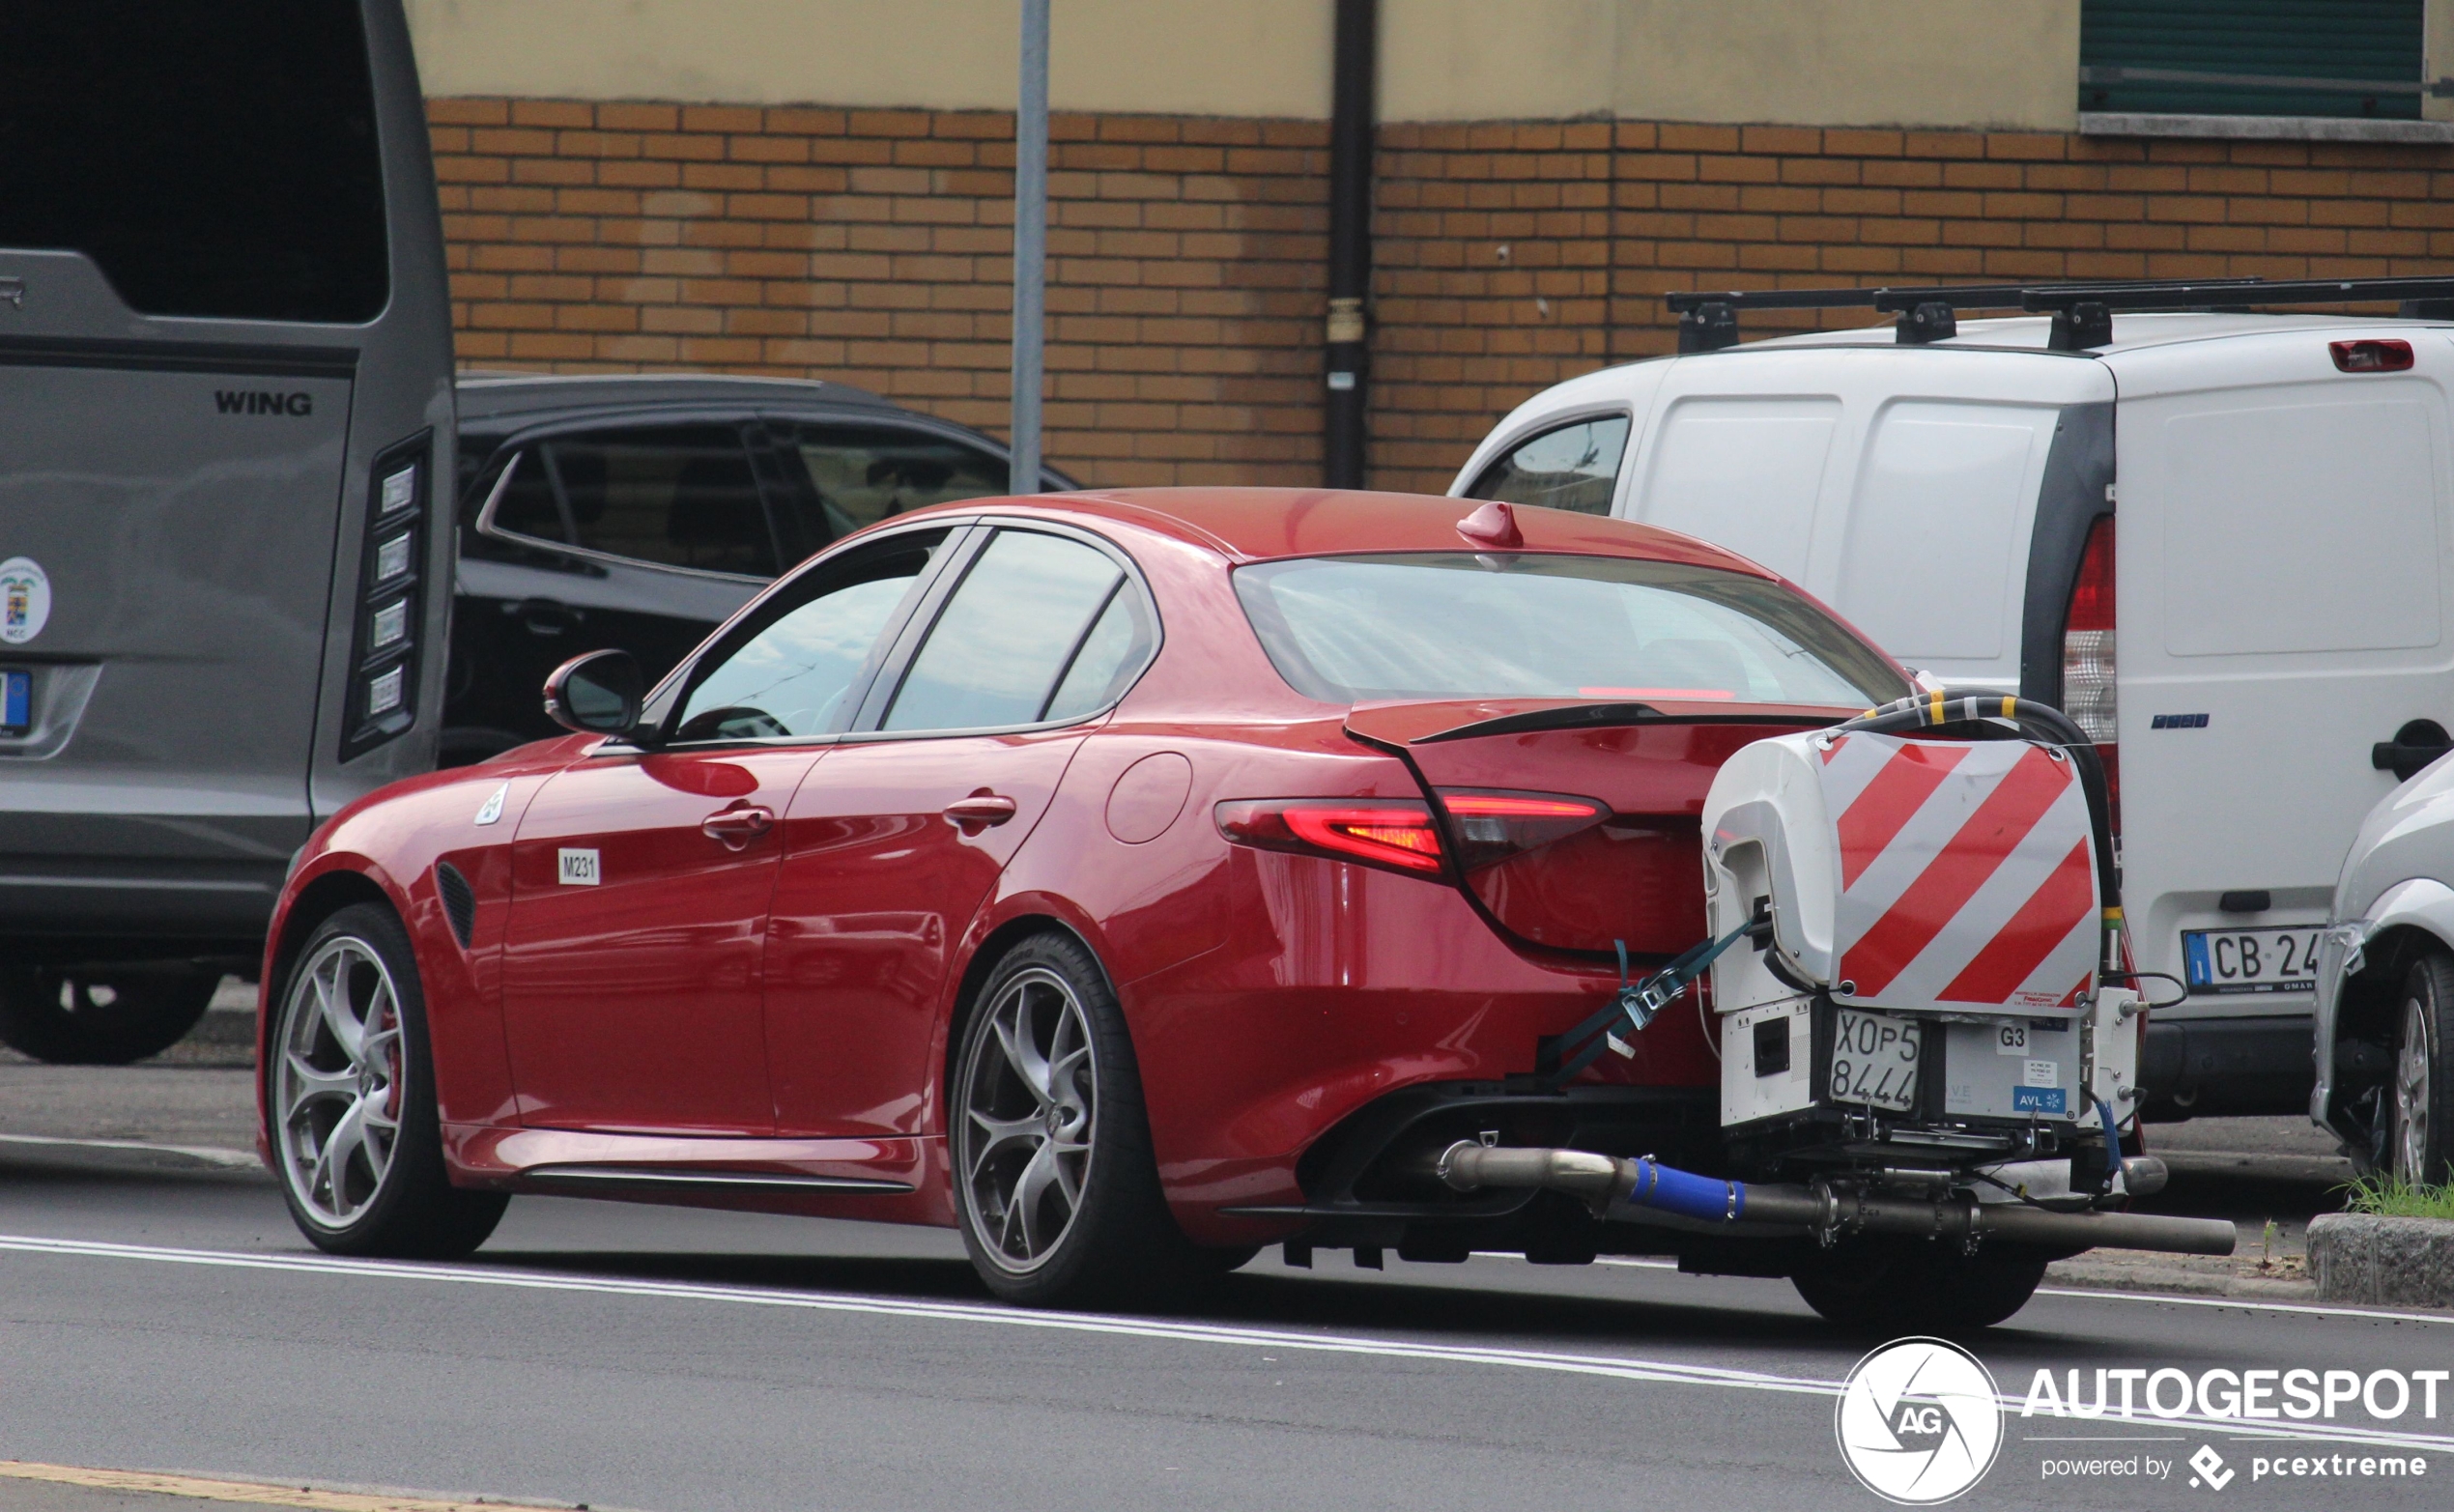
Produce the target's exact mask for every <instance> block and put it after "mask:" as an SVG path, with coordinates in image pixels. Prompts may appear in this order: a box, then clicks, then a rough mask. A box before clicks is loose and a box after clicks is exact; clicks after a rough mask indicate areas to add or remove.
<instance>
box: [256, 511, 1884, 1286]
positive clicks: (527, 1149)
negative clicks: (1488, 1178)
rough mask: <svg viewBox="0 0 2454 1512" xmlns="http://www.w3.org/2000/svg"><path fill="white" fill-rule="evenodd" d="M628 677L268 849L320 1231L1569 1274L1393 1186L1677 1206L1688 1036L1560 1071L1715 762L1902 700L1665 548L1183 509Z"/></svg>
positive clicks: (995, 1276) (723, 631)
mask: <svg viewBox="0 0 2454 1512" xmlns="http://www.w3.org/2000/svg"><path fill="white" fill-rule="evenodd" d="M1908 688H1909V680H1908V677H1907V675H1906V674H1905V673H1904V672H1903V671H1902V670H1901V669H1900V668H1899V667H1898V665H1897V664H1896V663H1894V662H1893V661H1891V660H1890V659H1889V658H1887V657H1886V656H1884V655H1883V654H1882V653H1881V652H1879V651H1877V650H1876V649H1874V648H1873V647H1872V646H1870V645H1869V644H1868V643H1867V642H1866V641H1865V640H1864V639H1862V638H1861V637H1860V636H1859V635H1858V634H1857V633H1856V632H1854V631H1852V630H1851V629H1849V628H1848V627H1847V626H1846V625H1844V624H1842V623H1841V622H1840V621H1839V620H1838V619H1836V618H1835V617H1834V616H1833V615H1832V614H1831V613H1829V612H1827V611H1825V610H1824V609H1822V608H1821V607H1819V606H1818V605H1817V604H1815V603H1814V602H1813V601H1812V599H1810V598H1809V597H1807V596H1806V595H1805V594H1803V593H1802V592H1800V591H1799V590H1797V589H1796V588H1794V587H1792V586H1790V585H1787V584H1785V583H1783V582H1782V581H1781V580H1780V579H1779V578H1777V577H1775V576H1774V575H1772V574H1769V573H1767V572H1765V571H1763V570H1762V569H1760V568H1757V567H1755V566H1754V565H1752V564H1750V563H1748V562H1747V561H1744V560H1742V559H1740V558H1738V557H1736V556H1731V555H1729V554H1728V553H1726V552H1724V551H1721V550H1719V549H1717V548H1714V547H1711V546H1707V545H1705V544H1703V543H1701V542H1698V541H1695V540H1692V539H1689V538H1687V537H1684V536H1680V535H1675V534H1671V533H1669V532H1667V531H1663V530H1659V529H1654V528H1648V527H1643V526H1638V525H1632V524H1628V523H1625V522H1621V521H1614V520H1609V519H1597V518H1593V517H1590V516H1586V515H1580V514H1572V513H1567V512H1564V511H1555V510H1549V509H1542V508H1534V507H1512V506H1510V505H1507V504H1478V503H1477V501H1475V500H1458V499H1425V498H1414V497H1409V496H1402V495H1391V494H1373V493H1341V492H1326V491H1298V490H1269V489H1228V488H1212V489H1162V490H1133V491H1125V492H1108V493H1101V492H1082V493H1074V494H1063V495H1049V496H1042V497H1036V498H1029V499H971V500H964V501H961V502H958V503H950V504H947V505H943V506H938V507H933V508H929V509H923V510H918V511H914V512H912V513H908V514H905V515H901V516H899V517H897V518H895V519H893V520H890V521H886V522H883V523H881V524H879V525H877V526H874V527H871V528H868V529H864V530H861V531H858V532H856V533H854V534H852V535H849V536H847V537H845V538H844V539H843V540H842V541H841V542H839V543H837V544H835V545H834V546H832V547H830V548H828V549H827V550H826V551H824V552H823V553H821V554H819V555H818V556H814V557H813V558H811V559H810V560H809V561H807V562H805V563H803V564H802V565H801V566H800V567H798V568H797V569H795V570H793V571H792V572H790V573H788V574H786V575H785V577H783V578H782V579H781V580H780V581H778V582H777V583H776V584H774V585H772V586H771V587H769V588H768V589H766V590H765V591H764V592H762V593H760V594H759V595H758V596H757V597H756V598H755V599H754V600H752V601H751V602H750V603H749V604H748V605H747V606H746V607H744V608H743V609H742V610H741V611H740V612H739V613H737V614H735V615H734V616H733V617H732V618H731V619H730V620H729V621H728V622H727V623H726V624H724V625H723V626H722V627H721V628H719V629H718V630H717V632H716V633H715V634H714V635H713V636H712V637H710V638H709V639H708V640H707V641H706V642H705V643H703V644H702V645H700V646H699V648H698V649H697V650H696V651H695V652H693V653H692V654H690V655H689V656H687V657H685V658H683V660H682V661H681V663H680V665H679V666H678V667H677V668H675V669H674V670H672V671H671V674H670V675H668V676H666V677H664V678H663V679H662V680H661V681H660V682H659V683H658V684H657V685H656V686H655V687H654V688H653V689H652V690H649V689H645V688H643V687H642V678H641V676H640V673H639V671H638V670H637V668H636V666H635V664H633V663H631V662H630V661H629V660H628V657H627V655H626V654H625V653H623V652H620V651H607V652H600V653H593V654H591V655H587V656H582V657H579V658H575V659H574V660H573V661H572V662H570V663H567V664H565V665H564V666H563V667H561V668H560V669H559V670H556V672H555V674H554V676H553V677H552V678H551V679H550V680H549V682H548V684H547V688H546V701H547V703H548V704H549V706H550V707H551V709H552V710H553V712H554V713H555V715H556V718H557V719H558V720H560V721H561V722H562V723H563V724H565V725H566V726H568V727H571V729H572V730H573V733H571V734H569V735H566V736H563V737H560V738H557V739H553V740H548V741H543V742H540V743H537V744H533V745H528V746H524V747H521V748H519V749H517V750H513V751H510V752H506V753H504V754H503V755H501V756H497V757H495V758H494V759H492V760H489V761H486V762H483V763H481V764H479V765H475V766H470V767H463V768H458V769H454V770H450V771H444V772H438V773H435V774H433V775H431V776H427V777H422V778H416V779H413V780H411V781H408V782H403V783H400V784H397V785H393V786H391V787H389V788H386V789H385V790H383V791H381V792H379V793H377V794H375V795H373V796H372V797H370V798H368V799H366V800H364V801H361V802H359V803H357V804H355V805H353V806H351V807H350V808H348V809H346V810H344V811H342V812H341V813H338V814H337V815H336V816H334V817H333V818H332V819H331V820H330V821H329V822H328V823H327V824H325V825H324V826H323V828H322V829H321V830H320V831H319V832H318V834H317V835H316V837H315V839H314V841H313V842H311V843H310V844H309V845H308V846H307V847H306V848H305V850H304V851H302V852H301V853H300V856H299V858H298V861H297V864H296V865H295V867H294V869H293V870H292V872H291V875H290V877H289V880H288V883H287V885H286V887H285V889H284V891H283V894H282V898H281V902H280V907H279V912H278V914H277V916H276V918H275V920H274V924H273V928H272V937H271V944H270V946H269V947H268V954H267V959H266V962H265V970H264V975H263V981H264V984H265V986H264V1013H263V1015H262V1017H263V1024H264V1029H263V1036H264V1043H263V1046H262V1056H261V1065H262V1066H263V1068H264V1070H263V1081H262V1097H263V1107H264V1116H265V1124H264V1139H265V1146H266V1155H267V1156H268V1158H269V1159H270V1161H271V1164H272V1165H273V1167H274V1168H275V1169H276V1170H277V1171H278V1173H279V1175H280V1178H281V1183H282V1186H283V1190H284V1192H285V1193H286V1195H287V1199H288V1202H289V1205H290V1208H291V1211H292V1212H293V1214H294V1215H295V1216H296V1218H297V1221H298V1223H299V1226H300V1229H302V1230H303V1231H304V1232H305V1234H306V1236H307V1237H308V1239H310V1240H311V1241H313V1242H315V1243H316V1244H318V1245H320V1246H322V1247H324V1248H326V1249H328V1250H332V1251H336V1252H341V1253H348V1254H373V1255H424V1256H440V1255H455V1254H462V1253H466V1252H468V1251H470V1250H471V1249H473V1248H475V1247H476V1246H477V1245H478V1244H480V1243H482V1242H483V1241H484V1240H485V1238H486V1236H487V1235H488V1234H489V1233H490V1232H491V1231H492V1229H493V1227H494V1225H495V1223H496V1221H497V1219H498V1218H499V1216H500V1214H501V1213H502V1212H503V1208H504V1204H505V1203H506V1201H507V1200H508V1199H509V1197H510V1195H511V1194H514V1193H518V1192H551V1193H557V1194H563V1195H575V1194H592V1195H599V1196H609V1197H621V1198H630V1199H635V1200H648V1201H660V1202H674V1203H686V1204H695V1205H699V1206H708V1207H722V1208H736V1209H750V1210H758V1211H765V1212H787V1213H804V1214H813V1215H823V1216H829V1217H839V1218H865V1219H876V1220H881V1221H888V1222H901V1223H921V1224H936V1225H951V1226H954V1227H956V1228H958V1229H959V1230H960V1232H961V1234H962V1237H963V1241H964V1242H965V1244H966V1245H967V1246H968V1249H969V1251H970V1254H971V1256H972V1258H973V1260H974V1262H975V1264H976V1265H977V1267H978V1270H979V1271H980V1274H981V1276H982V1278H983V1279H984V1281H985V1283H986V1284H987V1285H988V1286H989V1287H990V1288H991V1289H992V1290H993V1291H995V1292H996V1293H997V1294H999V1295H1001V1296H1003V1297H1006V1298H1012V1299H1014V1300H1018V1301H1024V1302H1032V1303H1049V1304H1067V1305H1079V1304H1090V1305H1098V1304H1099V1303H1101V1302H1102V1301H1105V1300H1109V1299H1114V1298H1125V1297H1127V1296H1131V1295H1135V1294H1138V1293H1144V1292H1147V1291H1149V1290H1150V1289H1151V1288H1152V1287H1154V1286H1158V1285H1161V1284H1166V1285H1171V1286H1172V1285H1181V1284H1184V1283H1185V1282H1187V1281H1191V1280H1194V1279H1197V1278H1199V1277H1200V1276H1202V1275H1203V1274H1205V1273H1214V1272H1216V1271H1219V1270H1227V1269H1232V1268H1233V1267H1235V1266H1238V1265H1241V1263H1243V1261H1245V1260H1246V1259H1248V1258H1250V1257H1251V1256H1252V1255H1253V1254H1254V1253H1255V1251H1256V1250H1257V1248H1258V1247H1259V1246H1261V1245H1263V1244H1267V1243H1276V1242H1284V1243H1285V1244H1287V1246H1288V1254H1289V1256H1290V1258H1295V1259H1298V1260H1301V1259H1303V1258H1306V1257H1308V1256H1309V1254H1310V1252H1311V1250H1312V1249H1313V1248H1314V1247H1316V1246H1319V1247H1331V1248H1349V1249H1352V1250H1354V1251H1355V1258H1356V1259H1358V1260H1360V1261H1363V1262H1364V1263H1366V1264H1377V1263H1379V1260H1380V1256H1381V1253H1382V1251H1383V1250H1384V1249H1394V1250H1396V1251H1397V1253H1398V1254H1399V1255H1401V1256H1403V1257H1406V1258H1409V1259H1415V1260H1427V1261H1428V1260H1454V1259H1463V1258H1464V1257H1465V1256H1466V1255H1467V1254H1468V1253H1469V1252H1470V1251H1472V1250H1490V1249H1505V1250H1512V1251H1517V1252H1522V1253H1525V1254H1526V1255H1527V1256H1528V1258H1531V1259H1536V1260H1546V1261H1576V1260H1590V1259H1591V1258H1593V1255H1594V1254H1595V1252H1596V1249H1597V1247H1602V1246H1607V1245H1608V1244H1611V1243H1612V1242H1615V1241H1612V1239H1611V1238H1610V1236H1608V1235H1606V1234H1605V1233H1604V1231H1603V1227H1602V1225H1600V1224H1599V1223H1597V1222H1595V1221H1594V1220H1593V1218H1592V1217H1591V1216H1590V1215H1589V1214H1588V1213H1587V1212H1585V1211H1584V1210H1583V1209H1581V1208H1579V1207H1578V1206H1576V1205H1575V1204H1574V1203H1572V1202H1569V1201H1568V1200H1566V1199H1565V1198H1562V1197H1560V1196H1558V1195H1557V1194H1537V1193H1530V1192H1513V1191H1512V1192H1500V1193H1474V1194H1464V1193H1458V1192H1454V1191H1450V1190H1448V1189H1447V1188H1446V1187H1444V1186H1443V1185H1442V1184H1440V1183H1439V1182H1438V1181H1437V1180H1435V1179H1434V1176H1433V1172H1432V1165H1433V1162H1434V1161H1435V1160H1436V1159H1437V1157H1438V1155H1439V1154H1440V1152H1441V1150H1443V1149H1444V1148H1446V1147H1447V1146H1448V1145H1449V1144H1451V1143H1453V1142H1454V1141H1455V1140H1457V1139H1460V1138H1480V1139H1485V1140H1494V1139H1496V1140H1499V1141H1503V1142H1506V1143H1509V1144H1543V1145H1573V1146H1577V1147H1579V1148H1584V1149H1591V1150H1596V1151H1601V1152H1605V1153H1628V1154H1633V1153H1658V1154H1660V1155H1663V1156H1664V1157H1665V1158H1669V1157H1671V1156H1674V1155H1687V1156H1688V1157H1690V1158H1692V1159H1694V1160H1696V1161H1698V1162H1699V1163H1708V1162H1709V1161H1710V1160H1711V1159H1712V1158H1713V1155H1712V1151H1713V1150H1714V1149H1715V1136H1716V1133H1717V1112H1716V1110H1717V1103H1716V1098H1717V1090H1716V1089H1717V1086H1718V1077H1719V1071H1718V1070H1717V1066H1716V1062H1715V1054H1714V1050H1713V1048H1712V1045H1711V1042H1710V1041H1709V1040H1708V1038H1707V1036H1706V1034H1705V1033H1704V1030H1703V1017H1704V1014H1705V1013H1706V1012H1707V1011H1708V1010H1707V1007H1706V1005H1704V1004H1701V1003H1699V1002H1698V1001H1697V1000H1696V995H1695V994H1693V993H1691V994H1690V995H1689V996H1688V998H1687V999H1686V1000H1685V1001H1682V1002H1679V1003H1675V1004H1673V1005H1672V1007H1671V1008H1670V1009H1669V1010H1668V1011H1666V1012H1664V1013H1662V1014H1661V1016H1660V1017H1659V1018H1657V1019H1656V1020H1654V1021H1653V1022H1652V1023H1651V1025H1650V1026H1649V1027H1648V1028H1647V1029H1646V1030H1645V1031H1644V1032H1643V1033H1641V1034H1631V1035H1629V1036H1628V1037H1627V1038H1626V1039H1625V1040H1624V1041H1623V1043H1624V1046H1625V1049H1626V1050H1627V1051H1628V1052H1629V1053H1627V1054H1625V1055H1603V1056H1601V1057H1600V1058H1599V1059H1598V1061H1596V1062H1595V1063H1594V1064H1591V1065H1589V1066H1583V1067H1572V1068H1563V1067H1562V1066H1561V1055H1560V1049H1559V1040H1560V1037H1561V1036H1562V1035H1563V1034H1564V1033H1565V1032H1566V1031H1568V1030H1570V1029H1571V1028H1572V1027H1573V1026H1575V1025H1577V1024H1579V1023H1580V1022H1581V1021H1583V1020H1584V1019H1586V1018H1587V1016H1588V1015H1589V1014H1591V1013H1594V1011H1595V1010H1596V1009H1597V1008H1600V1007H1603V1006H1605V1005H1607V1004H1608V1003H1610V1002H1611V1001H1612V999H1613V996H1614V994H1616V993H1617V991H1618V989H1619V987H1620V985H1621V984H1622V982H1623V981H1624V980H1625V976H1624V973H1626V972H1637V973H1640V974H1641V972H1643V971H1644V970H1645V969H1646V968H1648V967H1651V966H1656V965H1659V964H1660V963H1662V962H1663V961H1665V960H1667V959H1668V958H1669V957H1670V956H1673V955H1675V954H1676V953H1678V952H1680V951H1682V950H1685V949H1686V948H1687V947H1689V946H1691V945H1694V944H1696V943H1697V941H1698V937H1699V936H1700V935H1701V934H1702V933H1703V930H1704V899H1703V894H1702V884H1701V881H1700V870H1701V869H1700V853H1699V838H1698V813H1699V810H1700V806H1701V803H1702V800H1703V798H1704V794H1705V789H1706V787H1707V785H1709V783H1710V782H1711V780H1712V777H1713V774H1714V772H1715V770H1716V769H1717V768H1718V766H1719V765H1720V763H1721V762H1722V761H1723V760H1724V759H1726V757H1727V756H1729V754H1730V753H1732V752H1733V751H1736V750H1737V749H1738V748H1740V747H1741V746H1743V745H1745V744H1747V743H1748V742H1750V741H1753V740H1756V739H1759V738H1762V737H1763V736H1765V735H1768V734H1776V733H1782V732H1784V731H1789V730H1796V729H1800V728H1805V727H1815V726H1821V725H1825V724H1830V723H1832V722H1834V721H1836V720H1839V719H1841V718H1845V717H1847V716H1848V715H1849V714H1851V713H1854V712H1856V711H1857V710H1859V709H1862V708H1864V707H1865V706H1867V705H1869V704H1873V703H1881V702H1884V701H1886V700H1889V699H1894V698H1898V697H1899V696H1901V695H1902V694H1904V693H1905V692H1907V691H1908ZM1564 1070H1572V1071H1573V1074H1563V1071H1564Z"/></svg>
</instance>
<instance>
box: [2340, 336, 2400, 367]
mask: <svg viewBox="0 0 2454 1512" xmlns="http://www.w3.org/2000/svg"><path fill="white" fill-rule="evenodd" d="M2326 352H2327V355H2328V356H2330V357H2333V358H2334V359H2335V366H2336V368H2337V369H2339V370H2340V371H2343V372H2346V373H2401V372H2405V371H2407V370H2409V369H2410V367H2411V343H2410V342H2408V341H2329V342H2327V343H2326Z"/></svg>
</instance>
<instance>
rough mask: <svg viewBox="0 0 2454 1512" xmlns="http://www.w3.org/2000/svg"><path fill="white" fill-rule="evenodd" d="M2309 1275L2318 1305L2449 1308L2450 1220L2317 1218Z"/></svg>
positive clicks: (2453, 1234) (2452, 1276)
mask: <svg viewBox="0 0 2454 1512" xmlns="http://www.w3.org/2000/svg"><path fill="white" fill-rule="evenodd" d="M2309 1270H2310V1273H2311V1274H2312V1275H2314V1276H2315V1277H2316V1278H2317V1281H2318V1297H2319V1299H2320V1300H2322V1301H2329V1302H2371V1303H2378V1302H2389V1303H2400V1304H2402V1305H2404V1306H2407V1307H2454V1220H2447V1219H2444V1218H2381V1217H2375V1216H2372V1215H2371V1214H2368V1213H2363V1212H2326V1213H2321V1214H2319V1215H2318V1216H2317V1217H2315V1218H2312V1219H2310V1220H2309Z"/></svg>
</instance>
